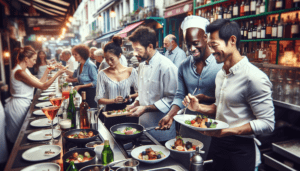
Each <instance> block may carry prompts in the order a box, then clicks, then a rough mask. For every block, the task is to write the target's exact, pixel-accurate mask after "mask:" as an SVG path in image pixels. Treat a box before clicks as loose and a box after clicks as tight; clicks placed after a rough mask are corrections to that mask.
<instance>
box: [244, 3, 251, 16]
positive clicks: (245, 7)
mask: <svg viewBox="0 0 300 171" xmlns="http://www.w3.org/2000/svg"><path fill="white" fill-rule="evenodd" d="M244 12H245V15H250V4H249V0H247V1H246V3H245V6H244Z"/></svg>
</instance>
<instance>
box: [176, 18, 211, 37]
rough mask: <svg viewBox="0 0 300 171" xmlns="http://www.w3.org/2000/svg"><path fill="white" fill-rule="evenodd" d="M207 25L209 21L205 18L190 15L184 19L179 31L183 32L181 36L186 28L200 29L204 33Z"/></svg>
mask: <svg viewBox="0 0 300 171" xmlns="http://www.w3.org/2000/svg"><path fill="white" fill-rule="evenodd" d="M208 25H209V21H208V20H207V19H206V18H203V17H200V16H196V15H191V16H187V17H185V18H184V20H183V22H182V23H181V29H182V31H183V34H184V35H185V31H186V30H187V29H188V28H192V27H195V28H200V29H202V30H204V32H205V33H206V27H207V26H208Z"/></svg>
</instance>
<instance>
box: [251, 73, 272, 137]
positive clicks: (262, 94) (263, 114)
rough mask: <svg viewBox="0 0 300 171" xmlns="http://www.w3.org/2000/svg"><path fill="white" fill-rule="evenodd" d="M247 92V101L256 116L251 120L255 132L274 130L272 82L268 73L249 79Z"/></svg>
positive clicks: (257, 133)
mask: <svg viewBox="0 0 300 171" xmlns="http://www.w3.org/2000/svg"><path fill="white" fill-rule="evenodd" d="M247 92H248V97H247V101H248V103H249V104H250V107H251V109H252V111H253V114H254V115H255V117H256V119H255V120H252V121H250V125H251V128H252V130H253V132H254V134H255V135H259V134H265V133H270V132H272V131H273V130H274V126H275V116H274V104H273V100H272V83H271V82H270V81H269V79H268V78H267V76H266V75H262V74H261V76H256V77H253V79H252V80H249V82H248V91H247Z"/></svg>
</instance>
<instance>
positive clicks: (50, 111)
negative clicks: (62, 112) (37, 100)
mask: <svg viewBox="0 0 300 171" xmlns="http://www.w3.org/2000/svg"><path fill="white" fill-rule="evenodd" d="M58 110H59V106H49V107H43V108H42V111H43V112H44V114H45V115H46V116H47V118H48V119H49V120H50V121H51V129H52V137H51V140H50V141H49V144H50V145H53V144H54V138H53V119H54V118H55V116H56V114H57V112H58Z"/></svg>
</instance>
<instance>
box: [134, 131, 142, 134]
mask: <svg viewBox="0 0 300 171" xmlns="http://www.w3.org/2000/svg"><path fill="white" fill-rule="evenodd" d="M140 132H141V131H135V132H134V133H133V134H138V133H140Z"/></svg>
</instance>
